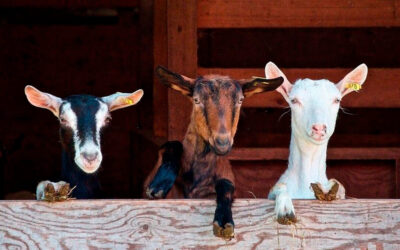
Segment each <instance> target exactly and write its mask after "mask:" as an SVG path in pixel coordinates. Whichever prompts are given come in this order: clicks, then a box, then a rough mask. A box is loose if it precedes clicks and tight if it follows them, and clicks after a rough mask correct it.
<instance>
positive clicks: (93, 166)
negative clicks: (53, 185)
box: [75, 160, 101, 174]
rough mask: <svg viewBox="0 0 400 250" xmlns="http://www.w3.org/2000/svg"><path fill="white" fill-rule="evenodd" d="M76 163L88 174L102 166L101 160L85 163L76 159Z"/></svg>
mask: <svg viewBox="0 0 400 250" xmlns="http://www.w3.org/2000/svg"><path fill="white" fill-rule="evenodd" d="M75 163H76V165H78V167H79V168H80V169H81V170H82V171H83V172H85V173H86V174H93V173H95V172H96V171H97V170H98V169H99V168H100V164H101V162H96V163H93V164H85V163H83V162H82V161H79V160H75Z"/></svg>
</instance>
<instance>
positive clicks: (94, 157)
mask: <svg viewBox="0 0 400 250" xmlns="http://www.w3.org/2000/svg"><path fill="white" fill-rule="evenodd" d="M81 155H82V157H83V158H84V159H85V160H86V161H87V162H93V161H95V160H97V157H98V156H99V153H98V152H93V153H87V152H83V153H82V154H81Z"/></svg>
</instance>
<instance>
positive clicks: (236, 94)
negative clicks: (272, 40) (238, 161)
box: [144, 66, 283, 198]
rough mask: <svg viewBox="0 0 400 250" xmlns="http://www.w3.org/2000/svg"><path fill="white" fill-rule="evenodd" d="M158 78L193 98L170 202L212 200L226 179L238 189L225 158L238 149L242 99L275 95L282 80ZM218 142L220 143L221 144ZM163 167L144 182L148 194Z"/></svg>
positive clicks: (165, 73) (161, 73)
mask: <svg viewBox="0 0 400 250" xmlns="http://www.w3.org/2000/svg"><path fill="white" fill-rule="evenodd" d="M156 73H157V74H158V76H159V77H160V78H161V80H162V82H163V83H164V84H166V85H167V86H169V87H170V88H173V89H175V90H178V91H180V92H181V93H182V94H184V95H187V96H189V97H192V101H193V110H192V115H191V121H190V124H189V126H188V129H187V131H186V135H185V137H184V139H183V142H182V144H183V156H182V161H181V168H180V172H179V174H178V176H177V179H176V181H175V184H174V187H173V189H172V190H171V191H170V192H169V194H168V196H167V198H183V197H185V198H207V197H213V196H215V193H216V192H215V183H216V181H217V180H219V179H227V180H229V181H231V182H232V183H233V184H234V175H233V172H232V168H231V165H230V163H229V161H228V159H227V157H226V156H225V155H226V154H227V153H228V152H229V151H230V149H231V147H232V145H233V138H234V136H235V134H236V130H237V125H238V121H239V113H240V107H241V103H242V100H243V98H244V97H245V96H246V97H247V96H251V95H253V94H255V93H260V92H264V91H272V90H274V89H276V88H277V87H279V86H280V85H281V84H282V82H283V78H281V77H280V78H275V79H264V78H254V79H249V80H240V81H237V80H233V79H231V78H229V77H227V76H219V75H208V76H204V77H199V78H197V79H191V78H188V77H186V76H182V75H179V74H176V73H173V72H171V71H169V70H167V69H165V68H163V67H161V66H159V67H157V69H156ZM218 142H219V143H218ZM161 157H162V152H160V153H159V159H158V162H157V164H156V166H155V168H154V170H153V171H152V173H151V174H150V175H149V176H148V177H147V179H146V181H145V183H144V190H146V189H147V187H148V186H149V184H150V182H151V181H152V180H153V178H154V176H155V175H156V173H157V171H158V169H159V167H160V166H161V162H162V160H161Z"/></svg>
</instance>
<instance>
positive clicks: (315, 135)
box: [265, 62, 368, 224]
mask: <svg viewBox="0 0 400 250" xmlns="http://www.w3.org/2000/svg"><path fill="white" fill-rule="evenodd" d="M367 73H368V68H367V66H366V65H365V64H361V65H360V66H358V67H357V68H356V69H354V70H353V71H351V72H350V73H349V74H347V75H346V76H345V77H344V78H343V79H342V80H341V81H340V82H339V83H337V84H334V83H332V82H330V81H329V80H325V79H323V80H311V79H300V80H297V81H296V82H295V84H293V85H292V84H291V83H290V82H289V81H288V79H287V78H286V76H285V75H284V74H283V73H282V71H281V70H279V68H278V67H277V66H276V65H275V64H274V63H272V62H269V63H267V65H266V66H265V75H266V78H275V77H279V76H282V77H283V78H284V82H283V84H282V85H281V86H280V87H279V88H278V89H277V91H278V92H279V93H281V94H282V96H283V97H284V98H285V100H286V101H287V102H288V103H289V106H290V109H291V113H292V121H291V127H292V135H291V140H290V155H289V163H288V168H287V169H286V171H285V172H284V173H283V175H282V176H281V177H280V178H279V180H278V182H277V184H275V186H274V187H273V188H272V189H271V190H270V193H269V195H268V198H269V199H275V213H276V216H277V219H278V222H279V223H282V224H288V223H291V222H296V216H295V212H294V207H293V204H292V200H291V199H315V194H314V192H313V190H312V189H311V187H310V184H311V183H319V184H320V185H319V186H320V188H321V190H322V191H323V192H324V193H325V194H327V193H328V192H329V191H330V190H331V188H332V187H333V186H334V185H335V183H338V184H339V191H338V192H337V194H336V199H344V198H345V190H344V187H343V186H342V185H341V184H340V183H339V182H338V181H336V180H335V179H330V180H328V178H327V176H326V150H327V146H328V140H329V138H330V137H331V135H332V134H333V132H334V130H335V124H336V118H337V114H338V111H339V107H340V101H341V99H342V97H344V96H345V95H347V94H349V93H350V92H352V91H354V90H358V89H360V88H361V85H362V84H363V83H364V81H365V79H366V77H367Z"/></svg>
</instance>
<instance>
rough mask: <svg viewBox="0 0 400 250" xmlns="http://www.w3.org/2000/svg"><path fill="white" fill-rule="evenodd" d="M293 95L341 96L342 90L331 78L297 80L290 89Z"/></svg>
mask: <svg viewBox="0 0 400 250" xmlns="http://www.w3.org/2000/svg"><path fill="white" fill-rule="evenodd" d="M290 96H291V97H309V98H323V97H336V96H340V91H339V90H338V88H337V87H336V86H335V84H334V83H333V82H331V81H329V80H325V79H323V80H311V79H300V80H297V81H296V82H295V84H294V86H293V88H292V89H291V91H290Z"/></svg>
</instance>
